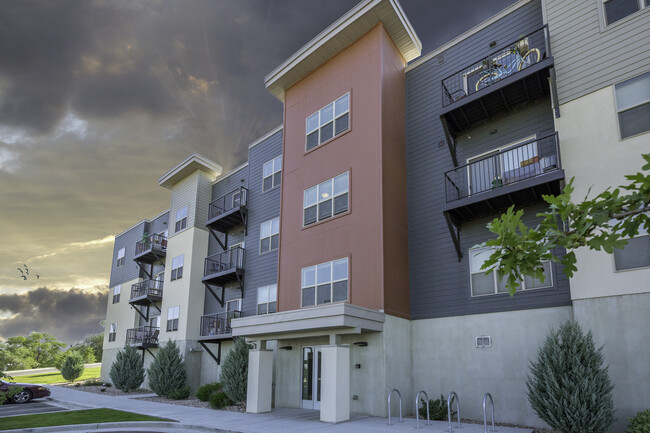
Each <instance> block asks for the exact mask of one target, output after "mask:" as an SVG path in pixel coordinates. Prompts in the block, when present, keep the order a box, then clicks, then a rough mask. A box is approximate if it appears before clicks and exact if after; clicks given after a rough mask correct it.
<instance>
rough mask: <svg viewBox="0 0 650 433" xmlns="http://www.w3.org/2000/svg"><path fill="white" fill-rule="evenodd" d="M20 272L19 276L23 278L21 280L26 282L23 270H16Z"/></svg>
mask: <svg viewBox="0 0 650 433" xmlns="http://www.w3.org/2000/svg"><path fill="white" fill-rule="evenodd" d="M16 269H18V271H19V272H20V276H21V277H23V280H27V276H26V275H25V274H24V273H23V270H22V269H21V268H16Z"/></svg>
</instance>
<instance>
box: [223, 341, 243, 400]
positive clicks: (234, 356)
mask: <svg viewBox="0 0 650 433" xmlns="http://www.w3.org/2000/svg"><path fill="white" fill-rule="evenodd" d="M249 350H250V345H249V344H247V343H246V340H244V339H243V338H235V345H234V347H233V348H232V350H231V351H230V352H228V355H227V356H226V359H225V360H224V362H223V365H222V366H221V384H222V385H223V391H224V392H225V393H226V395H227V396H228V398H229V399H231V400H232V401H234V402H235V403H240V402H243V401H246V387H247V385H248V351H249Z"/></svg>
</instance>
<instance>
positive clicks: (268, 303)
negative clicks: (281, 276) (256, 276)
mask: <svg viewBox="0 0 650 433" xmlns="http://www.w3.org/2000/svg"><path fill="white" fill-rule="evenodd" d="M277 300H278V285H277V284H271V285H270V286H264V287H259V288H258V289H257V314H270V313H275V312H276V308H277Z"/></svg>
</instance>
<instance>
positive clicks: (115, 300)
mask: <svg viewBox="0 0 650 433" xmlns="http://www.w3.org/2000/svg"><path fill="white" fill-rule="evenodd" d="M116 289H117V293H116V292H115V290H116ZM121 293H122V285H121V284H116V285H115V286H114V287H113V304H117V303H118V302H120V294H121Z"/></svg>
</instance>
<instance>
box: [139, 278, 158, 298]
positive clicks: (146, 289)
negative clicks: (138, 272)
mask: <svg viewBox="0 0 650 433" xmlns="http://www.w3.org/2000/svg"><path fill="white" fill-rule="evenodd" d="M162 292H163V280H162V278H159V279H156V280H144V281H140V282H139V283H136V284H133V285H132V286H131V299H133V298H139V297H141V296H162Z"/></svg>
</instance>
